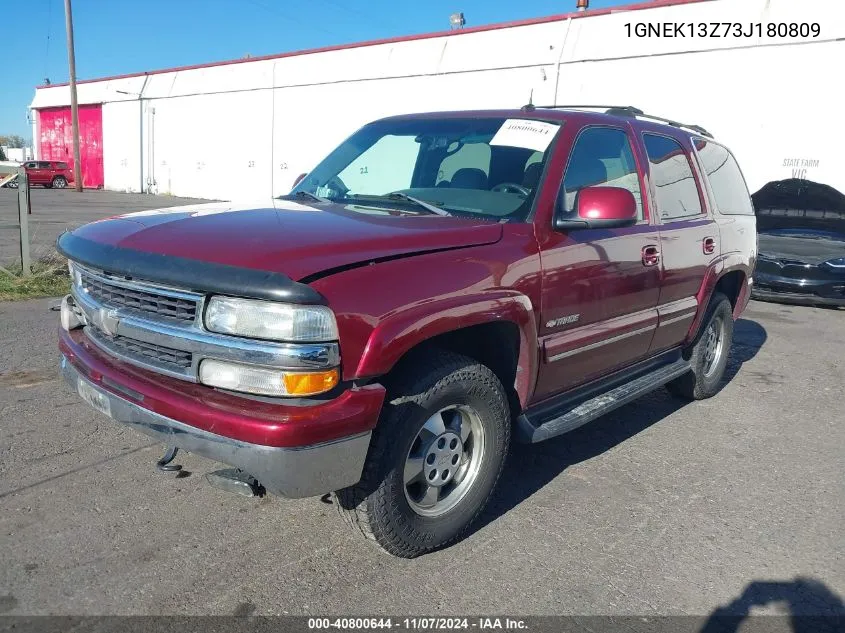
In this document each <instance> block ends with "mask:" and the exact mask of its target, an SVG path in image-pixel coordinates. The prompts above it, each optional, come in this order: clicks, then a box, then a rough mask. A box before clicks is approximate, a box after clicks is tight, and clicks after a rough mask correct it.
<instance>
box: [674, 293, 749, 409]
mask: <svg viewBox="0 0 845 633" xmlns="http://www.w3.org/2000/svg"><path fill="white" fill-rule="evenodd" d="M733 333H734V321H733V308H732V306H731V302H730V300H729V299H728V298H727V297H726V296H725V295H723V294H722V293H720V292H717V293H715V294H714V295H713V298H712V299H711V300H710V305H709V306H708V308H707V313H706V314H705V315H704V319H703V321H702V326H701V328H700V329H699V332H698V335H697V336H696V338H695V340H694V341H693V342H692V344H691V345H690V346H689V347H688V348H687V349H686V350H685V352H684V357H686V358H688V360H689V362H690V367H691V370H690V371H689V373H686V374H684V375H683V376H681V377H679V378H676V379H675V380H673V381H672V382H670V383H669V384H667V385H666V387H667V389H669V391H670V392H671V393H672V394H674V395H676V396H678V397H680V398H683V399H685V400H704V399H705V398H710V397H712V396H714V395H716V393H718V391H719V387H720V385H721V383H722V378H723V377H724V375H725V368H726V367H727V366H728V356H729V354H730V350H731V344H732V343H733Z"/></svg>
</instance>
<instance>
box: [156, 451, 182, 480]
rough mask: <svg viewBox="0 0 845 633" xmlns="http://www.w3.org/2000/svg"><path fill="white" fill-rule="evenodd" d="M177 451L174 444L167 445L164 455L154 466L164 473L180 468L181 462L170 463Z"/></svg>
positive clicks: (176, 470)
mask: <svg viewBox="0 0 845 633" xmlns="http://www.w3.org/2000/svg"><path fill="white" fill-rule="evenodd" d="M178 452H179V449H178V448H177V447H176V446H168V447H167V450H166V451H164V455H162V457H161V459H160V460H158V461H157V462H156V468H158V469H159V470H161V471H164V472H166V473H174V472H178V471H180V470H182V465H181V464H170V462H172V461H173V460H174V459H175V458H176V453H178Z"/></svg>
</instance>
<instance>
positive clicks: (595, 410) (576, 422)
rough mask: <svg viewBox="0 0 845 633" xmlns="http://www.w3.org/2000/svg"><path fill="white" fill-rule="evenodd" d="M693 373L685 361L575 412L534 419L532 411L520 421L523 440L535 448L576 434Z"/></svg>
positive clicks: (584, 404) (608, 393)
mask: <svg viewBox="0 0 845 633" xmlns="http://www.w3.org/2000/svg"><path fill="white" fill-rule="evenodd" d="M689 370H690V364H689V362H687V361H685V360H683V359H682V358H681V359H678V360H677V361H675V362H674V363H671V364H669V365H663V366H662V367H659V368H658V369H656V370H654V371H652V372H649V373H647V374H644V375H642V376H640V377H638V378H635V379H634V380H631V381H630V382H626V383H624V384H621V385H619V386H618V387H615V388H613V389H611V390H609V391H605V392H604V393H600V394H599V395H597V396H595V397H593V398H591V399H589V400H587V401H585V402H582V403H581V404H578V405H576V406H574V407H572V408H569V409H567V408H566V406H565V405H564V406H563V407H562V408H561V409H560V410H559V411H554V412H548V411H544V412H543V415H542V417H540V416H538V415H535V416H532V415H531V411H527V412H526V413H524V414H523V415H521V416H519V417H518V418H517V420H516V422H517V433H518V435H519V439H520V440H521V441H523V442H526V443H532V444H533V443H536V442H542V441H543V440H548V439H550V438H552V437H556V436H558V435H563V434H564V433H569V431H574V430H575V429H577V428H578V427H579V426H583V425H584V424H587V422H592V421H593V420H595V419H596V418H599V417H601V416H603V415H604V414H606V413H610V412H611V411H613V410H614V409H618V408H619V407H621V406H623V405H626V404H628V403H629V402H633V401H634V400H636V399H637V398H640V397H642V396H644V395H646V394H647V393H651V392H652V391H654V390H655V389H658V388H660V387H662V386H663V385H665V384H666V383H667V382H670V381H672V380H674V379H675V378H678V377H679V376H683V375H684V374H685V373H687V372H688V371H689ZM538 418H539V419H538Z"/></svg>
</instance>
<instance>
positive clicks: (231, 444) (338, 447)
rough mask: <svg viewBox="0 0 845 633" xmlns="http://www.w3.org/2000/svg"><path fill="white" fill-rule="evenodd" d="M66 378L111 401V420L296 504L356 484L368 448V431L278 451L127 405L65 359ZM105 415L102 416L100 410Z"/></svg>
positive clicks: (74, 384)
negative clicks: (241, 473)
mask: <svg viewBox="0 0 845 633" xmlns="http://www.w3.org/2000/svg"><path fill="white" fill-rule="evenodd" d="M61 371H62V376H63V377H64V379H65V381H66V382H67V383H68V385H69V386H70V387H71V388H72V389H73V390H74V391H76V392H78V391H79V384H80V383H83V384H84V385H85V388H86V391H87V390H93V391H94V392H96V393H97V394H99V395H100V396H101V397H102V398H105V400H107V401H108V409H109V413H108V414H107V415H109V417H111V418H112V419H113V420H115V421H117V422H120V423H121V424H125V425H126V426H129V427H132V428H134V429H135V430H137V431H140V432H141V433H144V434H146V435H149V436H151V437H153V438H155V439H156V440H158V441H159V442H163V443H164V444H166V445H168V446H176V447H178V448H181V449H183V450H186V451H188V452H191V453H196V454H198V455H202V456H203V457H208V458H209V459H213V460H215V461H219V462H223V463H224V464H228V465H230V466H234V467H235V468H240V469H242V470H244V471H246V472H247V473H249V474H251V475H252V476H253V477H255V478H256V479H257V480H258V481H259V482H260V483H261V485H263V486H264V487H265V488H266V489H267V491H268V492H271V493H273V494H277V495H280V496H282V497H288V498H291V499H298V498H302V497H312V496H316V495H321V494H325V493H327V492H332V491H334V490H339V489H341V488H345V487H347V486H351V485H353V484H355V483H357V482H358V481H359V480H360V478H361V472H362V471H363V468H364V460H365V459H366V457H367V450H368V448H369V446H370V435H371V433H370V432H369V431H367V432H366V433H362V434H360V435H355V436H352V437H346V438H343V439H341V440H337V441H334V442H327V443H324V444H315V445H313V446H301V447H295V448H277V447H272V446H261V445H259V444H249V443H247V442H241V441H239V440H235V439H232V438H228V437H223V436H221V435H216V434H214V433H209V432H208V431H203V430H202V429H198V428H195V427H192V426H190V425H188V424H184V423H183V422H179V421H177V420H173V419H171V418H167V417H165V416H163V415H159V414H158V413H155V412H153V411H149V410H148V409H144V408H143V407H141V406H140V405H137V404H135V403H133V402H129V401H128V400H125V399H123V398H121V397H119V396H117V395H115V394H113V393H111V392H109V391H105V390H103V389H102V388H100V387H99V386H98V385H95V384H93V383H92V382H91V381H89V380H88V379H87V378H84V377H83V376H82V375H80V373H79V372H78V371H77V369H76V368H75V367H74V366H73V364H72V363H70V361H68V360H67V358H66V357H65V356H62V359H61ZM101 413H104V412H102V411H101Z"/></svg>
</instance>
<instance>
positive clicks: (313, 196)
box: [293, 191, 332, 204]
mask: <svg viewBox="0 0 845 633" xmlns="http://www.w3.org/2000/svg"><path fill="white" fill-rule="evenodd" d="M293 197H294V198H308V199H309V200H313V201H315V202H323V203H326V204H331V202H332V201H331V200H329V199H328V198H322V197H320V196H318V195H316V194H313V193H310V192H308V191H297V192H296V193H295V194H293Z"/></svg>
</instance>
